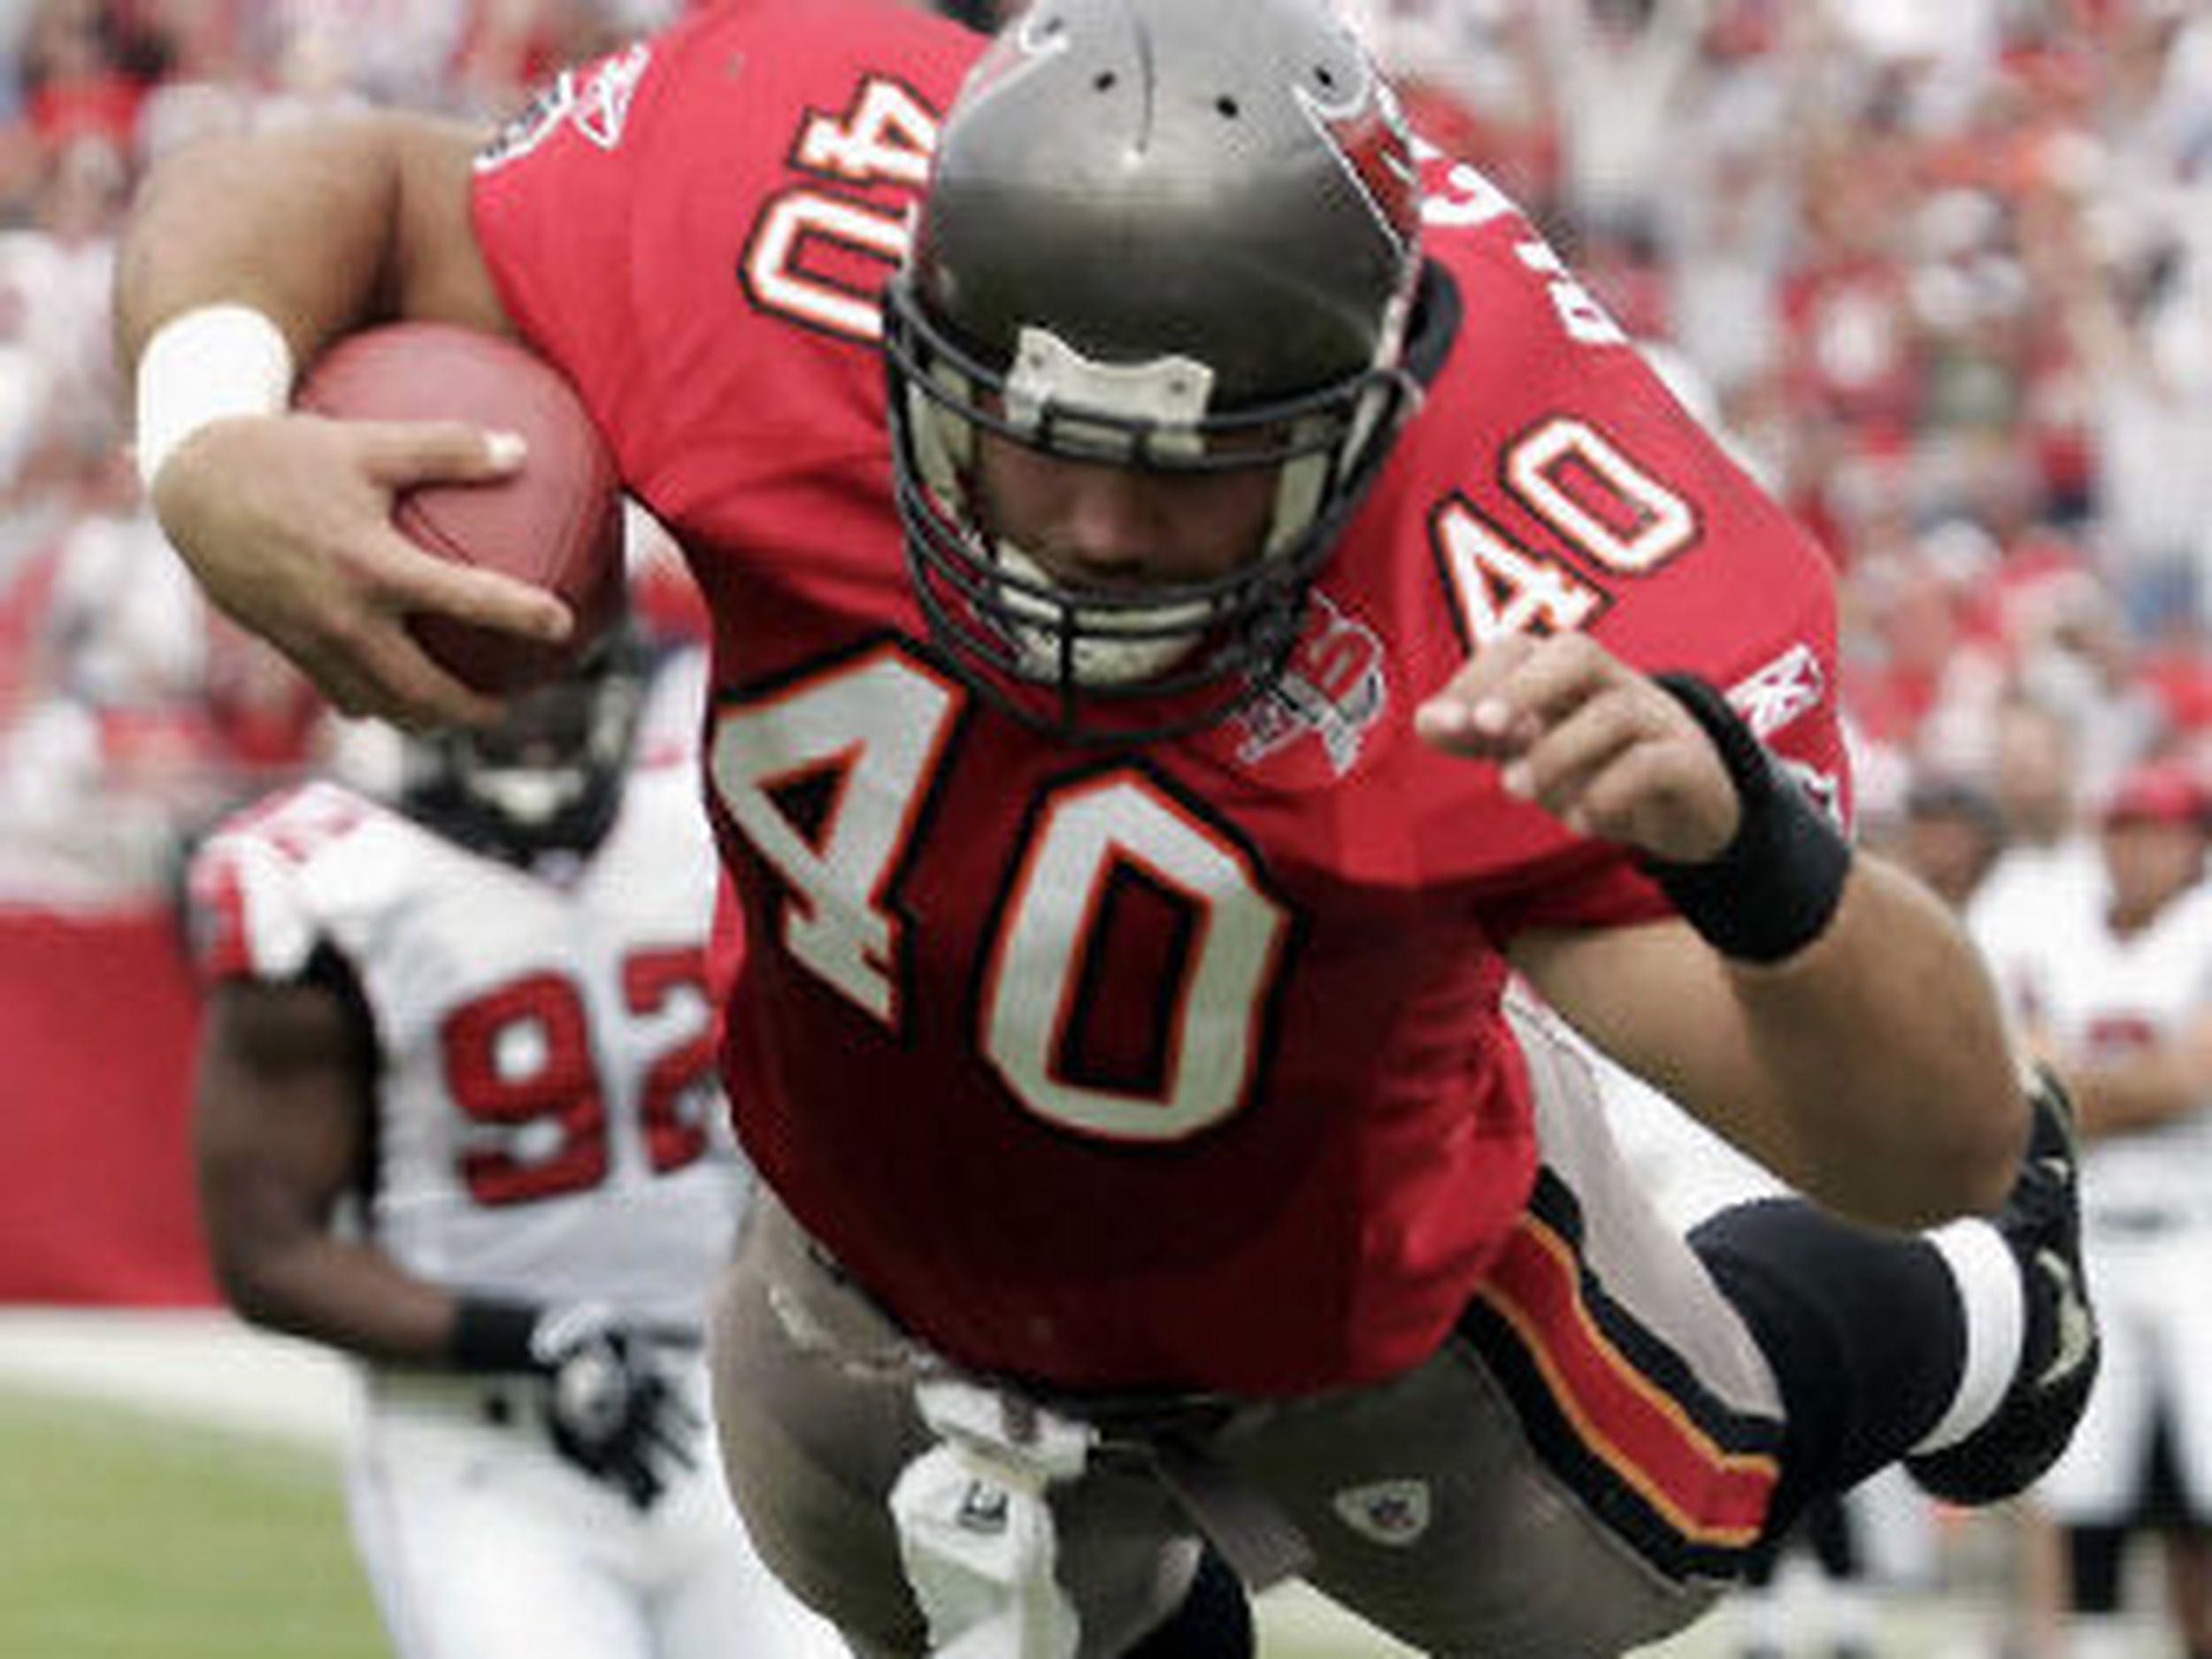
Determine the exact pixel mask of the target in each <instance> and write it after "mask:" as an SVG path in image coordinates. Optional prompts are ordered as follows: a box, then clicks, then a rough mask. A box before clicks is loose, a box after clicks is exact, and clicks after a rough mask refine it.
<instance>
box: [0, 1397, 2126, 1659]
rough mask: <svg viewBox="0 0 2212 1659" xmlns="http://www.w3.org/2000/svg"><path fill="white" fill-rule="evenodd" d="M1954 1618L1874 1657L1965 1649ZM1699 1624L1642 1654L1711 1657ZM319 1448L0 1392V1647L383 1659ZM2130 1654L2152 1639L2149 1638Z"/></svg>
mask: <svg viewBox="0 0 2212 1659" xmlns="http://www.w3.org/2000/svg"><path fill="white" fill-rule="evenodd" d="M1978 1622H1979V1621H1978V1620H1977V1619H1973V1618H1969V1619H1967V1620H1966V1621H1964V1624H1963V1626H1962V1624H1961V1623H1960V1621H1958V1620H1957V1618H1956V1617H1955V1616H1949V1615H1939V1616H1938V1617H1936V1618H1934V1619H1933V1620H1931V1619H1929V1618H1928V1617H1927V1616H1926V1614H1925V1613H1924V1612H1922V1613H1917V1614H1915V1615H1913V1616H1911V1617H1907V1618H1906V1619H1904V1620H1902V1621H1901V1622H1899V1623H1896V1624H1892V1628H1891V1633H1892V1634H1894V1635H1895V1636H1897V1637H1898V1638H1899V1639H1900V1640H1899V1642H1898V1644H1897V1645H1896V1646H1894V1647H1893V1648H1890V1649H1887V1650H1886V1651H1894V1652H1899V1653H1913V1654H1925V1653H1933V1652H1938V1651H1947V1652H1956V1651H1962V1650H1963V1651H1974V1649H1973V1648H1972V1647H1969V1646H1966V1645H1965V1644H1963V1643H1962V1642H1961V1640H1960V1638H1961V1637H1962V1636H1963V1635H1964V1634H1965V1633H1966V1632H1970V1631H1973V1630H1974V1628H1975V1625H1976V1624H1978ZM1260 1630H1261V1653H1262V1655H1263V1659H1387V1656H1392V1655H1405V1654H1407V1653H1408V1652H1409V1649H1407V1648H1404V1647H1398V1646H1395V1645H1394V1644H1391V1643H1388V1642H1386V1641H1384V1640H1382V1639H1380V1638H1379V1637H1377V1636H1375V1635H1374V1634H1373V1633H1372V1632H1369V1631H1368V1630H1366V1628H1365V1627H1363V1626H1361V1625H1357V1624H1354V1623H1353V1622H1352V1621H1350V1620H1348V1619H1347V1618H1345V1617H1343V1616H1342V1615H1340V1614H1338V1613H1335V1612H1334V1611H1333V1610H1332V1609H1329V1608H1328V1607H1327V1606H1326V1604H1325V1603H1323V1602H1321V1601H1319V1600H1318V1598H1316V1597H1314V1596H1312V1595H1310V1594H1308V1593H1306V1592H1303V1591H1301V1590H1296V1589H1286V1590H1279V1591H1275V1592H1271V1594H1268V1595H1266V1596H1264V1597H1263V1598H1261V1601H1260ZM1721 1634H1722V1632H1721V1631H1720V1630H1719V1629H1717V1628H1715V1627H1714V1626H1712V1625H1708V1626H1706V1627H1704V1628H1702V1629H1701V1630H1699V1631H1697V1632H1691V1633H1687V1634H1686V1635H1684V1636H1682V1637H1679V1638H1677V1639H1676V1640H1674V1641H1672V1642H1669V1643H1665V1644H1663V1645H1662V1646H1659V1647H1652V1648H1649V1649H1647V1650H1645V1653H1644V1655H1643V1659H1724V1655H1728V1654H1729V1653H1730V1647H1729V1646H1728V1645H1727V1644H1726V1643H1725V1642H1724V1640H1720V1638H1721ZM388 1651H389V1650H388V1648H387V1647H386V1646H385V1643H384V1639H383V1634H382V1631H381V1628H380V1625H379V1624H378V1622H377V1619H376V1615H375V1611H374V1609H373V1606H372V1605H371V1603H370V1600H369V1595H368V1591H367V1588H366V1586H365V1585H364V1584H363V1582H362V1579H361V1575H360V1571H359V1569H358V1568H357V1565H356V1564H355V1562H354V1557H353V1551H352V1545H351V1542H350V1540H349V1539H348V1537H347V1533H346V1526H345V1517H344V1513H343V1509H342V1502H341V1500H340V1496H339V1490H338V1472H337V1465H336V1462H335V1460H334V1457H333V1456H332V1455H330V1454H329V1453H328V1452H326V1451H321V1450H318V1449H315V1448H311V1447H308V1446H303V1445H301V1444H297V1443H296V1442H293V1441H290V1440H278V1439H274V1438H268V1437H264V1436H261V1435H257V1434H253V1433H250V1432H238V1431H229V1430H222V1429H217V1428H211V1427H206V1426H203V1425H199V1424H197V1423H191V1422H187V1421H184V1420H182V1419H180V1418H176V1417H167V1416H157V1415H154V1414H151V1413H149V1412H140V1411H134V1410H131V1409H125V1408H121V1407H118V1406H114V1405H111V1404H108V1403H105V1402H93V1401H88V1400H81V1399H74V1398H71V1397H68V1396H65V1395H64V1394H60V1393H58V1392H52V1393H50V1392H40V1391H38V1390H36V1389H33V1388H27V1387H23V1386H18V1385H15V1384H8V1385H4V1386H0V1655H8V1659H15V1655H23V1656H24V1659H386V1655H388ZM2143 1651H2144V1653H2145V1655H2153V1654H2157V1653H2159V1652H2160V1651H2161V1650H2160V1649H2159V1647H2156V1646H2155V1645H2152V1646H2148V1647H2146V1648H2145V1649H2144V1650H2143Z"/></svg>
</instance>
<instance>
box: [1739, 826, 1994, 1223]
mask: <svg viewBox="0 0 2212 1659" xmlns="http://www.w3.org/2000/svg"><path fill="white" fill-rule="evenodd" d="M1727 972H1728V975H1729V979H1730V981H1731V984H1732V989H1733V991H1734V994H1735V995H1736V997H1737V999H1738V1001H1739V1002H1740V1006H1741V1008H1742V1010H1743V1013H1744V1016H1745V1018H1744V1023H1743V1028H1742V1029H1743V1036H1744V1044H1745V1052H1746V1055H1747V1059H1748V1063H1749V1065H1750V1069H1751V1071H1752V1074H1753V1079H1754V1081H1753V1087H1755V1089H1756V1090H1757V1092H1758V1093H1759V1094H1760V1095H1761V1096H1762V1097H1763V1101H1764V1110H1763V1115H1765V1116H1767V1117H1768V1118H1770V1122H1771V1123H1772V1125H1773V1126H1774V1128H1775V1131H1776V1133H1777V1139H1778V1145H1779V1146H1780V1147H1781V1148H1783V1152H1782V1156H1783V1158H1784V1159H1785V1160H1786V1165H1785V1167H1782V1168H1781V1171H1780V1172H1781V1173H1783V1174H1784V1175H1786V1177H1788V1178H1789V1179H1792V1180H1793V1181H1794V1182H1795V1183H1796V1184H1797V1185H1799V1186H1800V1187H1802V1188H1804V1190H1805V1191H1807V1192H1808V1193H1809V1194H1812V1195H1813V1196H1815V1197H1816V1198H1818V1199H1820V1200H1822V1201H1823V1202H1826V1203H1828V1204H1830V1205H1832V1206H1833V1207H1834V1208H1836V1209H1838V1210H1841V1211H1843V1212H1844V1213H1846V1214H1848V1215H1852V1216H1855V1217H1858V1218H1860V1219H1863V1220H1866V1221H1870V1222H1875V1223H1879V1224H1883V1225H1894V1226H1917V1225H1926V1224H1927V1223H1930V1222H1932V1221H1938V1220H1941V1219H1945V1218H1947V1217H1951V1216H1954V1215H1958V1214H1962V1213H1970V1212H1986V1211H1989V1210H1994V1209H1995V1208H1996V1207H1997V1206H1998V1204H1999V1203H2001V1202H2002V1200H2003V1197H2004V1194H2005V1193H2006V1192H2007V1190H2008V1187H2009V1186H2010V1184H2011V1181H2012V1178H2013V1174H2014V1171H2015V1169H2016V1164H2017V1161H2018V1156H2019V1149H2020V1145H2021V1141H2022V1138H2023V1137H2024V1133H2025V1132H2026V1124H2027V1115H2026V1106H2025V1102H2024V1095H2023V1094H2022V1092H2021V1087H2020V1077H2019V1068H2018V1066H2017V1064H2016V1061H2015V1058H2014V1056H2013V1052H2012V1048H2011V1044H2010V1041H2009V1039H2008V1034H2007V1033H2006V1030H2005V1027H2004V1023H2003V1019H2002V1017H2001V1013H2000V1011H1999V1009H1998V1004H1997V1000H1996V996H1995V993H1994V991H1993V988H1992V987H1991V985H1990V983H1989V979H1988V976H1987V974H1986V972H1985V971H1984V969H1983V967H1982V965H1981V962H1980V959H1979V958H1978V956H1976V955H1975V953H1974V951H1973V949H1972V948H1971V946H1970V944H1969V943H1968V942H1967V941H1966V938H1965V936H1964V934H1963V933H1962V932H1961V931H1960V930H1959V928H1958V927H1957V926H1956V925H1955V923H1954V922H1953V920H1952V918H1951V917H1950V915H1949V913H1948V912H1947V910H1944V908H1943V907H1942V904H1941V902H1939V900H1937V899H1936V898H1935V897H1934V896H1933V895H1932V894H1930V893H1928V892H1927V891H1926V890H1925V889H1924V887H1921V886H1920V885H1919V884H1918V883H1917V882H1915V881H1913V880H1911V879H1909V878H1908V877H1906V876H1904V875H1903V874H1902V873H1901V872H1899V871H1897V870H1896V869H1894V868H1893V867H1892V866H1889V865H1887V864H1884V863H1883V862H1882V861H1881V860H1879V859H1878V858H1873V857H1869V856H1861V857H1859V858H1858V859H1857V860H1856V861H1855V865H1854V868H1853V871H1852V874H1851V878H1850V880H1849V882H1848V884H1847V887H1846V889H1845V893H1844V897H1843V902H1842V903H1841V904H1840V905H1839V907H1838V909H1837V911H1836V915H1835V917H1834V919H1833V920H1832V923H1831V924H1830V926H1829V927H1828V928H1827V930H1826V931H1825V932H1824V933H1823V934H1822V935H1821V936H1820V937H1819V938H1818V939H1816V940H1815V941H1813V942H1812V943H1811V944H1810V945H1809V946H1808V947H1807V948H1806V949H1804V950H1803V951H1801V952H1800V953H1799V954H1798V955H1797V956H1793V957H1791V958H1789V959H1787V960H1786V961H1785V962H1782V963H1780V964H1776V965H1774V966H1771V967H1755V966H1746V965H1731V967H1730V968H1729V969H1728V970H1727Z"/></svg>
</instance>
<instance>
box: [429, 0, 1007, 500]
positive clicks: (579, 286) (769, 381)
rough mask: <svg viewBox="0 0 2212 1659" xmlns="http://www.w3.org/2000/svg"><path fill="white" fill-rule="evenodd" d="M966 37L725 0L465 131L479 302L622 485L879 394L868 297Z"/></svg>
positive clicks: (764, 451) (809, 5) (906, 12)
mask: <svg viewBox="0 0 2212 1659" xmlns="http://www.w3.org/2000/svg"><path fill="white" fill-rule="evenodd" d="M978 48H979V37H977V36H976V35H973V34H972V33H971V32H969V31H967V30H964V29H962V28H959V27H956V26H955V25H952V24H950V23H948V22H946V21H944V20H943V19H939V18H936V17H933V16H931V15H930V14H928V13H926V12H920V11H918V10H915V9H913V8H910V7H907V6H902V5H888V4H882V0H730V3H729V4H723V5H718V6H714V7H710V8H706V9H704V10H702V11H700V12H696V13H694V14H693V15H691V16H690V17H688V18H687V19H684V20H683V21H682V22H680V23H679V24H677V25H676V26H675V27H672V29H670V30H669V31H667V32H666V33H664V34H663V35H657V36H655V37H652V38H651V39H649V40H647V41H644V42H639V43H638V44H635V45H634V46H632V47H630V48H629V49H627V50H625V51H622V52H618V53H617V54H615V55H613V56H611V57H609V58H603V59H602V60H600V61H599V62H597V63H595V64H592V65H588V66H586V67H583V68H580V69H577V70H574V71H572V72H571V73H566V74H564V75H562V76H560V77H559V78H558V79H557V80H556V81H554V82H553V83H552V84H551V85H550V86H549V87H548V88H546V89H545V91H544V93H543V94H542V95H541V96H540V97H539V99H538V100H537V101H536V103H535V104H533V105H532V106H531V108H530V109H529V110H528V111H526V112H525V113H524V114H522V115H521V116H519V117H518V118H517V119H515V120H514V121H512V122H511V123H510V124H509V125H508V127H506V129H505V130H504V131H503V133H501V134H499V136H498V137H497V138H495V140H494V141H493V142H492V143H491V144H490V145H489V146H488V148H487V149H486V150H485V151H484V152H483V154H482V155H481V156H480V158H479V160H478V163H477V176H476V182H475V188H474V194H473V198H472V211H473V215H474V224H475V228H476V235H477V240H478V242H480V244H481V246H482V249H483V251H484V256H485V258H486V260H487V262H488V265H489V266H490V268H491V272H492V276H493V280H495V283H496V284H497V285H498V288H499V291H500V296H501V298H502V300H503V303H505V305H506V308H507V310H508V312H509V314H510V315H511V317H512V318H513V319H514V320H515V321H516V323H517V325H518V326H519V327H520V328H521V330H522V332H523V333H524V334H526V335H527V336H528V337H529V339H530V340H531V342H533V343H534V345H535V346H536V348H537V349H539V350H541V351H542V352H543V353H545V355H546V356H548V357H550V358H551V359H553V360H554V361H555V362H557V364H559V365H561V367H562V368H563V369H564V371H565V373H567V374H568V375H569V377H570V379H571V380H573V381H574V382H575V383H576V385H577V386H578V388H579V389H580V391H581V392H582V394H583V396H584V399H585V402H586V403H588V405H589V406H590V408H591V410H592V412H593V414H594V416H595V418H596V419H597V420H598V422H599V425H600V427H601V429H602V431H603V432H604V433H605V434H607V436H608V438H609V440H610V442H612V443H613V444H614V446H615V449H616V451H617V454H618V459H619V461H620V463H621V466H622V472H623V476H624V479H625V480H626V482H627V483H629V484H630V486H631V488H632V489H633V492H634V493H635V494H637V495H640V496H641V498H643V499H645V500H647V501H648V502H651V501H653V500H654V499H655V490H656V488H657V487H671V488H672V487H673V480H674V479H675V478H676V477H677V475H680V474H687V473H688V472H695V471H696V470H697V469H698V468H700V467H707V468H710V469H715V470H716V471H717V473H718V488H731V489H733V490H735V489H738V488H741V487H742V486H743V484H744V483H745V482H746V481H747V478H748V475H749V466H750V465H753V464H755V463H758V464H760V465H766V464H767V463H766V462H765V461H764V460H763V459H762V457H774V460H775V462H776V464H778V465H783V466H785V467H786V469H787V470H788V469H789V466H790V464H791V463H792V462H793V460H794V457H793V456H792V455H791V454H790V452H789V449H788V448H787V447H780V446H788V445H789V444H790V443H791V442H793V440H794V439H795V438H797V439H799V440H800V441H801V442H820V441H821V435H822V434H849V433H851V432H852V431H853V430H854V428H853V426H852V425H851V423H850V422H849V421H847V420H841V419H839V418H838V415H839V412H840V410H841V409H857V408H861V407H864V406H872V405H873V404H877V403H879V402H880V396H881V393H880V385H879V383H880V380H881V378H882V370H881V365H880V363H879V360H878V359H877V357H876V354H875V352H874V350H873V349H872V347H873V343H874V338H875V334H876V323H875V310H876V302H877V296H878V294H879V291H880V288H881V286H882V283H883V281H884V280H885V279H886V278H887V276H888V275H889V273H891V272H892V271H893V270H894V269H895V267H896V265H897V263H898V260H899V258H900V257H902V254H903V250H904V242H905V236H906V234H907V233H906V226H907V222H908V211H909V208H910V204H911V201H912V198H913V196H914V195H915V193H916V192H917V191H918V188H920V185H921V183H922V181H923V179H924V176H925V173H926V166H927V161H928V155H929V150H930V147H931V146H932V145H933V143H934V142H935V135H936V123H937V120H938V119H939V117H940V114H941V111H942V110H943V108H944V107H945V106H946V105H947V104H949V102H950V100H951V97H952V96H953V94H954V92H955V91H956V88H957V87H958V84H959V79H960V76H961V74H962V73H964V69H965V66H966V65H967V63H968V62H969V60H970V59H971V58H972V57H973V56H974V55H975V53H976V51H977V50H978ZM810 139H811V140H812V141H813V142H812V143H811V145H810V142H809V141H810ZM841 441H843V440H842V438H841ZM664 481H665V483H664Z"/></svg>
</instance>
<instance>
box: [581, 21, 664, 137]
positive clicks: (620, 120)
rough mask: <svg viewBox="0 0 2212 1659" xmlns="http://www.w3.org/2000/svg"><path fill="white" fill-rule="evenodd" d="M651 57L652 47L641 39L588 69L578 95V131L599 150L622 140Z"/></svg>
mask: <svg viewBox="0 0 2212 1659" xmlns="http://www.w3.org/2000/svg"><path fill="white" fill-rule="evenodd" d="M652 56H653V52H652V49H651V48H650V47H649V46H648V45H646V43H645V42H642V41H640V42H637V43H636V44H635V45H634V46H632V47H631V48H630V49H629V50H627V51H626V52H619V53H617V54H616V55H615V56H614V57H612V58H603V59H602V60H601V61H600V63H599V65H598V67H597V68H595V69H593V70H590V71H588V72H587V73H586V76H585V79H584V81H583V86H582V90H581V91H580V92H579V93H578V94H577V97H576V114H575V121H576V130H577V131H578V132H580V133H581V134H583V135H584V136H585V137H586V138H588V139H589V140H591V142H593V143H595V144H596V145H598V146H599V148H600V149H602V150H612V149H613V148H614V147H615V146H616V145H618V144H619V143H620V142H622V129H623V128H624V127H626V126H628V125H629V121H630V101H631V99H633V98H634V97H635V96H637V88H638V82H639V81H642V80H644V79H645V65H647V64H648V63H649V62H650V61H651V60H652Z"/></svg>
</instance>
